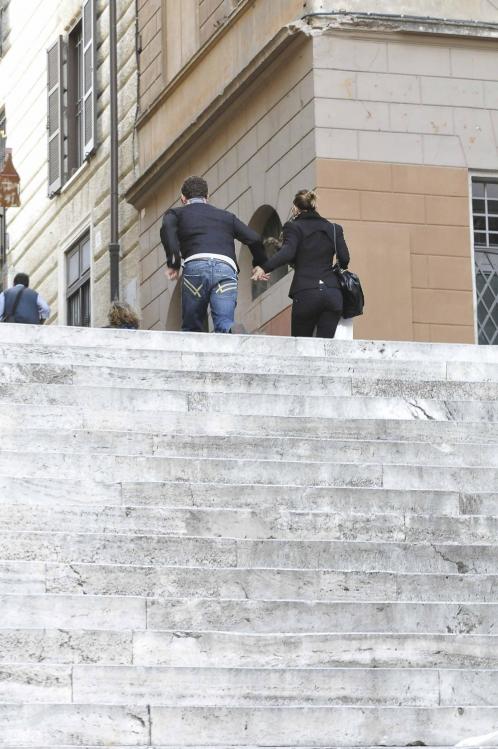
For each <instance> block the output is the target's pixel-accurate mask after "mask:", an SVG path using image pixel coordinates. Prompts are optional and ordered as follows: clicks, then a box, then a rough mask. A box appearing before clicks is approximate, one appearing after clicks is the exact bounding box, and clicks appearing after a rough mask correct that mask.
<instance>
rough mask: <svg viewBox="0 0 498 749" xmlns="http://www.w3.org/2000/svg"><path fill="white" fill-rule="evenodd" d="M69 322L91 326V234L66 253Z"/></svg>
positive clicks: (69, 323) (70, 323)
mask: <svg viewBox="0 0 498 749" xmlns="http://www.w3.org/2000/svg"><path fill="white" fill-rule="evenodd" d="M66 286H67V295H66V296H67V324H68V325H79V326H82V327H85V328H87V327H89V326H90V322H91V309H90V235H89V234H86V235H85V236H84V237H83V239H81V240H80V241H79V242H78V243H77V244H76V245H74V247H72V248H71V249H70V250H69V252H68V253H67V254H66Z"/></svg>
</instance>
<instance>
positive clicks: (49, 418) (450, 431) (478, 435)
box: [2, 403, 498, 444]
mask: <svg viewBox="0 0 498 749" xmlns="http://www.w3.org/2000/svg"><path fill="white" fill-rule="evenodd" d="M161 408H163V404H162V403H161ZM414 416H415V417H416V418H411V417H408V418H394V419H389V418H383V417H382V416H380V417H379V418H358V419H353V418H349V417H348V416H347V415H345V416H344V417H341V418H339V417H338V416H337V417H334V418H328V417H327V416H324V417H323V418H321V417H320V416H317V417H300V416H271V415H268V414H267V415H264V414H261V415H252V414H246V415H244V418H243V420H241V418H240V415H237V414H228V413H221V412H217V413H216V412H215V413H209V412H203V415H202V419H201V418H199V415H198V413H196V412H195V411H191V412H188V413H187V412H185V413H182V412H177V413H175V412H174V411H171V412H168V411H167V410H156V412H155V413H154V419H151V418H150V413H149V412H148V411H133V412H132V411H125V410H121V411H118V410H112V409H108V408H106V409H105V410H98V411H96V410H94V409H92V408H88V409H86V408H82V407H79V406H78V407H75V406H70V405H68V406H66V407H62V406H41V405H37V406H36V407H33V406H28V405H25V404H22V403H16V404H15V405H14V404H10V403H4V404H3V405H2V424H3V427H4V428H6V429H9V430H18V428H19V422H20V421H21V422H22V424H23V428H25V429H44V430H48V431H50V432H51V433H52V434H53V433H54V432H58V431H59V430H61V429H66V430H76V431H77V430H83V431H97V432H101V431H114V432H116V431H117V432H138V433H140V434H147V435H157V434H175V435H181V436H187V437H196V436H198V435H202V436H219V437H228V436H234V437H240V436H241V435H245V436H246V437H247V436H250V435H254V436H257V437H264V436H277V437H302V436H303V435H308V436H309V437H313V438H325V439H339V440H351V439H353V440H356V439H360V440H361V439H363V440H393V441H400V442H401V441H404V442H411V441H413V442H429V443H431V444H440V443H442V442H449V443H469V442H478V443H480V444H484V443H496V442H498V423H496V422H483V421H482V422H479V421H474V422H473V421H465V422H458V421H447V420H446V421H442V420H430V419H425V418H422V417H423V414H422V412H420V411H419V412H418V413H415V414H414Z"/></svg>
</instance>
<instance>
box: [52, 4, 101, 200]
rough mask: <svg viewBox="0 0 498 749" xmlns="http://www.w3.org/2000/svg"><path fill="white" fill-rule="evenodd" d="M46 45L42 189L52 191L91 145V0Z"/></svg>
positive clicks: (93, 143) (87, 155)
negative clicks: (44, 174) (45, 149)
mask: <svg viewBox="0 0 498 749" xmlns="http://www.w3.org/2000/svg"><path fill="white" fill-rule="evenodd" d="M81 13H82V15H81V20H80V21H79V23H77V24H76V26H74V28H73V29H72V31H71V32H70V33H69V34H68V36H67V37H62V36H60V37H59V38H58V40H57V41H56V42H55V44H53V45H52V47H50V49H48V50H47V89H48V104H47V112H48V116H47V130H48V194H49V197H53V196H54V195H55V194H56V193H57V192H59V191H60V189H61V187H62V186H63V185H64V183H65V182H67V180H68V179H70V178H71V177H72V175H73V174H74V173H75V172H76V171H77V169H78V168H79V167H80V166H81V165H82V163H83V162H84V161H85V160H87V159H89V158H90V156H91V155H92V154H93V152H94V151H95V147H96V139H95V132H96V101H95V100H96V54H95V53H96V34H95V0H83V2H82V6H81Z"/></svg>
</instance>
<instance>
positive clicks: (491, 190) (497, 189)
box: [487, 182, 498, 199]
mask: <svg viewBox="0 0 498 749" xmlns="http://www.w3.org/2000/svg"><path fill="white" fill-rule="evenodd" d="M487 193H488V199H489V198H498V182H488V189H487Z"/></svg>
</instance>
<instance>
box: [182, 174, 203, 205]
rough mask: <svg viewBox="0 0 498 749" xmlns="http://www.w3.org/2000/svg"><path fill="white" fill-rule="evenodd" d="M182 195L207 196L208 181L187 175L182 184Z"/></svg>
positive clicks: (187, 196) (192, 196) (189, 196)
mask: <svg viewBox="0 0 498 749" xmlns="http://www.w3.org/2000/svg"><path fill="white" fill-rule="evenodd" d="M182 195H183V196H184V197H185V198H187V200H190V199H191V198H207V196H208V183H207V182H206V180H205V179H203V178H202V177H187V179H186V180H185V182H184V183H183V185H182Z"/></svg>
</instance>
